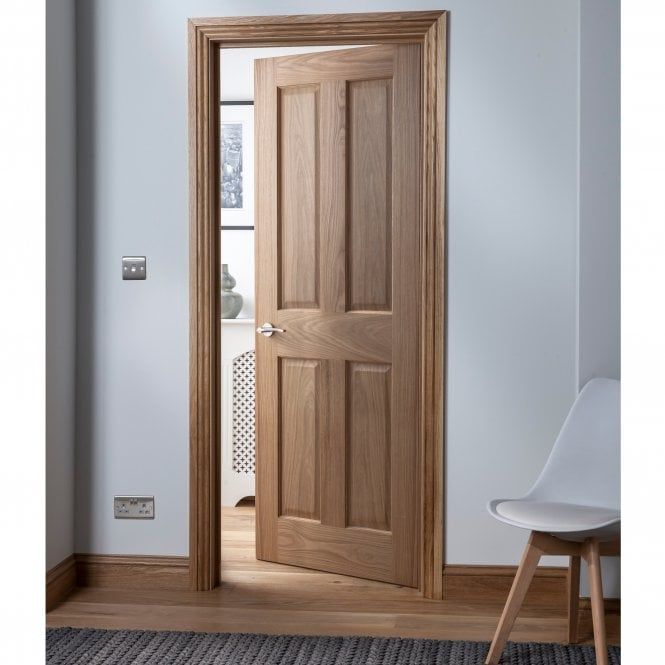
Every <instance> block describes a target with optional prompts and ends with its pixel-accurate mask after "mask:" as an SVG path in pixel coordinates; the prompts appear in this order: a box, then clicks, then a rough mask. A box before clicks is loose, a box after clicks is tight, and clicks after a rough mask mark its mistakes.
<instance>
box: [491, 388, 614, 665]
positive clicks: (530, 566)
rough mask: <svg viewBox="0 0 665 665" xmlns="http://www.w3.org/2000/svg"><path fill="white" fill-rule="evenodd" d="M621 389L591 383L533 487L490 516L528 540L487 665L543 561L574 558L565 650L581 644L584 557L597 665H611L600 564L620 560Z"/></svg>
mask: <svg viewBox="0 0 665 665" xmlns="http://www.w3.org/2000/svg"><path fill="white" fill-rule="evenodd" d="M619 414H620V382H619V381H616V380H613V379H592V380H591V381H589V382H588V383H587V384H586V385H585V386H584V388H583V389H582V391H581V392H580V394H579V395H578V397H577V399H576V400H575V403H574V404H573V407H572V409H571V410H570V413H569V414H568V417H567V418H566V421H565V422H564V424H563V427H562V429H561V432H560V433H559V436H558V437H557V440H556V442H555V443H554V448H553V449H552V452H551V453H550V456H549V459H548V460H547V463H546V464H545V468H544V469H543V471H542V473H541V474H540V477H539V478H538V480H536V483H535V485H534V486H533V487H532V488H531V490H530V491H529V492H528V494H526V495H525V496H523V497H521V498H519V499H496V500H494V501H490V502H489V504H488V506H487V508H488V510H489V512H490V514H491V515H492V516H493V517H495V518H496V519H497V520H500V521H501V522H505V523H506V524H511V525H513V526H517V527H520V528H522V529H529V530H530V531H531V535H530V537H529V541H528V543H527V546H526V549H525V550H524V553H523V555H522V560H521V561H520V565H519V568H518V570H517V574H516V575H515V580H514V581H513V585H512V588H511V589H510V593H509V594H508V599H507V600H506V605H505V607H504V609H503V613H502V615H501V618H500V619H499V625H498V626H497V629H496V633H495V634H494V639H493V640H492V645H491V646H490V650H489V653H488V655H487V659H486V661H485V663H486V665H497V663H498V662H499V658H500V657H501V653H502V652H503V648H504V646H505V645H506V642H507V640H508V636H509V634H510V631H511V629H512V627H513V624H514V622H515V618H516V617H517V613H518V612H519V609H520V607H521V605H522V602H523V601H524V596H525V595H526V592H527V589H528V587H529V583H530V582H531V579H532V578H533V574H534V573H535V571H536V568H537V567H538V562H539V561H540V557H541V556H542V555H543V554H563V555H568V556H570V566H569V569H568V642H569V643H575V642H577V616H578V604H579V582H580V557H582V558H583V559H584V560H585V561H586V563H587V565H588V569H589V583H590V587H591V613H592V617H593V633H594V643H595V647H596V663H597V665H607V662H608V658H607V643H606V637H605V611H604V610H605V608H604V603H603V589H602V582H601V577H600V556H618V554H619V534H620V523H621V512H620V453H619Z"/></svg>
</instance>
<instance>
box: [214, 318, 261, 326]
mask: <svg viewBox="0 0 665 665" xmlns="http://www.w3.org/2000/svg"><path fill="white" fill-rule="evenodd" d="M254 323H255V321H254V319H222V325H224V326H229V325H230V326H242V325H246V326H250V325H251V326H253V325H254Z"/></svg>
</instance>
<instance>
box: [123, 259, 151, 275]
mask: <svg viewBox="0 0 665 665" xmlns="http://www.w3.org/2000/svg"><path fill="white" fill-rule="evenodd" d="M147 274H148V269H147V267H146V261H145V256H123V257H122V278H123V279H145V278H146V277H147Z"/></svg>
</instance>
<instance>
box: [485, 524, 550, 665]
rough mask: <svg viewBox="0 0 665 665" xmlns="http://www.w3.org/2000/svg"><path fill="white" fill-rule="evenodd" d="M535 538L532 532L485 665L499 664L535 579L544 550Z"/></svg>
mask: <svg viewBox="0 0 665 665" xmlns="http://www.w3.org/2000/svg"><path fill="white" fill-rule="evenodd" d="M533 540H534V532H531V536H530V537H529V542H528V543H527V545H526V548H525V549H524V553H523V554H522V560H521V561H520V566H519V568H518V569H517V574H516V575H515V579H514V580H513V586H512V587H511V588H510V593H509V594H508V599H507V600H506V605H505V607H504V608H503V613H502V614H501V618H500V619H499V625H498V626H497V628H496V632H495V633H494V639H493V640H492V644H491V646H490V650H489V652H488V653H487V659H486V660H485V665H497V664H498V662H499V659H500V658H501V654H502V653H503V648H504V647H505V646H506V642H507V641H508V636H509V635H510V631H511V630H512V628H513V624H514V623H515V619H516V618H517V613H518V612H519V611H520V607H522V603H523V602H524V596H526V592H527V590H528V588H529V584H530V583H531V580H532V579H533V574H534V573H535V572H536V568H537V567H538V562H539V561H540V556H541V554H542V551H541V550H540V549H539V548H538V547H536V546H535V545H534V544H533Z"/></svg>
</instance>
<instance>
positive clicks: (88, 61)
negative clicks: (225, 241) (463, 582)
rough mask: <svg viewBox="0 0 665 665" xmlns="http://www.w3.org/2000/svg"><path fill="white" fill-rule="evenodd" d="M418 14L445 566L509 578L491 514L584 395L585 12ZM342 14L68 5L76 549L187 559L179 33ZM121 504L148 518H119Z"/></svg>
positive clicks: (542, 7) (321, 8)
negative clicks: (440, 24)
mask: <svg viewBox="0 0 665 665" xmlns="http://www.w3.org/2000/svg"><path fill="white" fill-rule="evenodd" d="M418 8H419V9H438V8H441V9H443V8H445V9H450V10H451V31H450V35H451V38H450V39H451V41H450V87H449V123H448V132H449V150H448V164H449V169H448V225H449V226H448V365H447V391H448V404H447V433H446V437H447V441H446V450H447V452H446V543H445V547H446V561H447V562H449V563H453V564H454V563H479V564H483V563H487V564H490V563H492V564H508V563H511V564H514V563H515V562H516V561H517V560H518V558H519V554H520V551H521V549H522V546H523V543H524V540H525V537H526V535H525V534H524V533H522V532H519V531H518V530H516V529H512V528H510V527H507V526H504V525H501V524H498V523H496V522H495V521H493V520H492V519H491V518H489V516H488V515H487V513H486V511H485V502H486V501H487V499H489V498H492V497H496V496H514V495H515V494H518V493H519V492H521V491H523V490H526V489H527V488H528V487H529V485H530V483H531V482H532V481H533V479H534V478H535V476H536V474H537V473H538V471H539V470H540V468H541V467H542V465H543V463H544V461H545V459H546V457H547V454H548V453H549V450H550V448H551V445H552V442H553V440H554V437H555V436H556V433H557V431H558V429H559V427H560V425H561V422H562V420H563V418H564V416H565V414H566V412H567V410H568V408H569V406H570V404H571V403H572V401H573V399H574V397H575V394H576V390H577V383H578V359H577V338H578V333H577V324H578V321H577V246H578V179H577V168H578V147H579V146H578V131H579V117H578V114H579V95H578V75H579V72H578V67H579V37H580V34H579V21H580V16H579V11H580V8H579V0H562V1H560V2H557V3H552V2H548V1H546V0H536V1H528V2H527V1H526V0H502V1H501V2H495V1H490V0H449V1H447V2H441V1H440V0H437V1H434V2H432V1H429V2H425V1H424V2H421V3H420V5H419V7H418ZM358 9H360V7H358V4H357V3H356V2H352V1H351V0H329V1H328V2H323V3H318V4H316V5H313V4H312V3H311V2H305V1H304V0H282V1H279V2H270V3H268V2H260V1H257V0H243V1H242V2H240V0H232V1H231V0H229V1H226V2H224V1H221V0H187V1H184V0H138V1H133V2H130V1H129V0H113V1H110V0H90V1H89V2H83V3H80V5H79V29H80V35H79V52H78V58H79V77H80V78H79V113H80V123H79V153H78V154H79V206H80V217H79V243H80V253H79V254H80V257H79V261H80V272H79V293H78V295H79V319H78V332H79V340H80V342H79V366H80V367H79V375H78V380H79V382H78V399H79V402H78V425H79V436H78V443H77V445H78V448H77V495H78V500H79V505H80V506H83V507H84V508H82V509H81V510H80V511H79V513H78V514H77V537H76V547H77V549H78V550H79V551H84V552H86V551H87V552H98V553H143V554H186V553H187V503H188V485H187V483H188V448H187V446H188V440H187V439H188V385H187V380H188V376H187V368H188V356H187V354H188V339H187V335H188V261H187V257H188V248H187V247H188V191H187V186H188V181H187V165H188V160H187V49H186V19H187V17H190V16H223V15H234V14H269V13H307V12H314V11H317V12H323V13H325V12H346V11H356V10H358ZM362 9H363V10H364V11H374V10H377V11H380V10H396V9H413V6H412V4H411V3H409V2H406V1H405V0H384V1H383V2H379V1H377V0H370V1H366V2H365V3H363V7H362ZM134 252H136V253H141V254H143V253H145V254H147V256H148V280H147V281H145V282H134V283H132V282H125V283H123V282H122V281H121V280H120V274H119V261H120V256H121V255H122V254H123V253H134ZM119 492H147V493H151V494H153V493H154V494H155V496H156V519H155V520H154V522H126V521H114V520H113V518H112V511H111V499H112V496H113V494H114V493H119Z"/></svg>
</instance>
